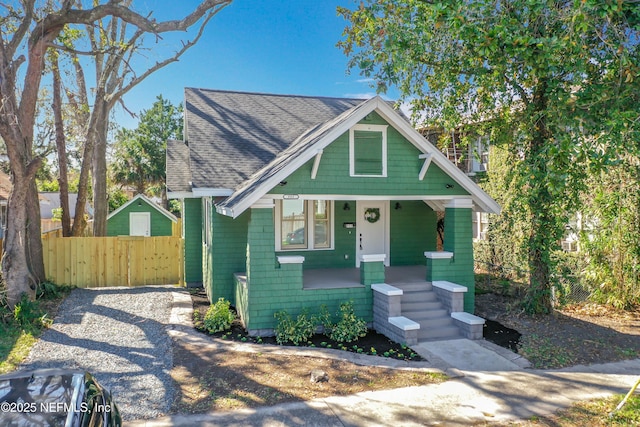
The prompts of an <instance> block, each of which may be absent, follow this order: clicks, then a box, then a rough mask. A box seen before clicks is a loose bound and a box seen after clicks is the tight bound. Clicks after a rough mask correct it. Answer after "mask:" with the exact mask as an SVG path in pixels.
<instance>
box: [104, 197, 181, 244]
mask: <svg viewBox="0 0 640 427" xmlns="http://www.w3.org/2000/svg"><path fill="white" fill-rule="evenodd" d="M177 221H178V219H177V218H176V217H175V215H173V214H172V213H171V212H169V211H167V210H166V209H164V208H163V207H162V206H160V205H158V204H157V203H155V202H154V201H153V200H151V199H149V198H148V197H147V196H145V195H144V194H138V195H137V196H135V197H134V198H133V199H131V200H129V201H128V202H127V203H125V204H124V205H122V206H120V207H119V208H118V209H116V210H114V211H113V212H111V213H110V214H109V216H107V236H146V237H149V236H171V235H172V232H173V224H174V223H176V222H177Z"/></svg>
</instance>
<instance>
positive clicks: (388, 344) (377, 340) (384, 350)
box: [191, 290, 424, 361]
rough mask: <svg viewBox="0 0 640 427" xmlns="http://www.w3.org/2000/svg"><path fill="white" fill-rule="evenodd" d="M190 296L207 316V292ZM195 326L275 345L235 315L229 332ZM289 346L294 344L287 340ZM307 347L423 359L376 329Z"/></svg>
mask: <svg viewBox="0 0 640 427" xmlns="http://www.w3.org/2000/svg"><path fill="white" fill-rule="evenodd" d="M191 299H192V301H193V308H194V310H198V312H199V313H200V315H201V317H204V315H205V313H206V312H207V309H208V308H209V300H208V299H207V295H206V294H205V292H204V291H203V290H197V291H194V292H192V294H191ZM195 326H196V329H198V330H199V331H200V332H202V333H205V334H207V335H211V336H214V337H217V338H221V339H226V340H231V341H240V342H251V343H258V344H275V345H277V344H278V343H277V342H276V338H275V337H252V336H249V335H248V334H247V331H246V330H245V329H244V327H243V326H242V324H241V323H240V320H239V319H238V318H237V316H236V320H235V321H234V322H233V325H232V326H231V330H230V331H226V332H218V333H215V334H208V333H207V332H206V331H204V330H203V328H202V323H201V322H197V321H196V322H195ZM288 345H293V344H291V343H288ZM305 346H307V347H318V348H333V349H338V350H344V351H350V352H353V353H361V354H370V355H377V356H384V357H390V358H393V359H398V360H413V361H423V360H424V359H423V358H422V357H421V356H420V355H419V354H417V353H415V352H414V351H413V350H411V348H409V347H407V346H403V345H400V344H398V343H396V342H393V341H391V340H390V339H389V338H387V337H385V336H384V335H382V334H379V333H377V332H376V331H374V330H371V329H370V330H369V332H368V333H367V335H365V336H364V337H361V338H358V339H357V340H356V341H354V342H351V343H339V342H337V341H333V340H332V339H330V338H329V337H327V336H325V335H322V334H316V335H314V336H312V337H311V339H310V340H309V342H308V343H306V344H305Z"/></svg>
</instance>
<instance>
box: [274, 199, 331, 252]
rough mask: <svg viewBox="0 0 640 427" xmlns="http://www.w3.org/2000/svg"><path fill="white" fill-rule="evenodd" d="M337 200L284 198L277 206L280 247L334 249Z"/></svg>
mask: <svg viewBox="0 0 640 427" xmlns="http://www.w3.org/2000/svg"><path fill="white" fill-rule="evenodd" d="M332 213H333V202H331V201H329V200H288V199H284V200H280V201H279V202H278V204H277V205H276V240H277V242H276V249H277V250H282V251H286V250H305V249H306V250H312V249H331V248H332V234H333V233H332V229H333V228H332V216H333V215H332Z"/></svg>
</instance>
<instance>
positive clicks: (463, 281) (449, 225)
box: [443, 208, 475, 313]
mask: <svg viewBox="0 0 640 427" xmlns="http://www.w3.org/2000/svg"><path fill="white" fill-rule="evenodd" d="M444 215H445V217H444V244H443V246H444V250H445V251H448V252H453V262H452V268H451V269H450V270H449V272H448V274H447V278H446V279H444V280H448V281H449V282H453V283H457V284H459V285H463V286H466V287H467V289H468V290H467V292H466V293H465V294H464V310H465V311H467V312H469V313H473V312H474V308H475V278H474V275H473V230H472V228H471V227H472V223H471V215H472V212H471V209H470V208H446V209H445V214H444Z"/></svg>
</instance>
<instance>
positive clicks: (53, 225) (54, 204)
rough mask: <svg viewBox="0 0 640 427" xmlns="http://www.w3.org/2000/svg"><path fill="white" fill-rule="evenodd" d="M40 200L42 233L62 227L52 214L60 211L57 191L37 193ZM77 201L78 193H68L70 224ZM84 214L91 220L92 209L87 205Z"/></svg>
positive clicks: (74, 213) (74, 214)
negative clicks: (57, 210)
mask: <svg viewBox="0 0 640 427" xmlns="http://www.w3.org/2000/svg"><path fill="white" fill-rule="evenodd" d="M38 198H39V199H40V228H41V230H42V232H43V233H45V232H47V231H51V230H56V229H59V228H61V227H62V223H61V222H60V219H59V218H57V219H54V212H55V210H56V209H60V193H59V192H57V191H44V192H41V193H38ZM77 201H78V193H69V215H70V217H71V224H73V219H74V218H75V216H76V202H77ZM84 211H85V214H86V215H87V216H88V217H89V218H93V209H91V206H89V204H88V203H87V204H86V206H85V209H84Z"/></svg>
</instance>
